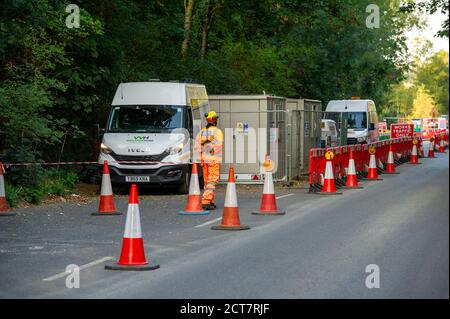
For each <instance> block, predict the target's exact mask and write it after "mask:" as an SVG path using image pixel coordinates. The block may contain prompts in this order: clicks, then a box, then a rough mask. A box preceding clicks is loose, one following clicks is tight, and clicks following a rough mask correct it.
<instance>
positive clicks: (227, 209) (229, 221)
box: [211, 167, 250, 230]
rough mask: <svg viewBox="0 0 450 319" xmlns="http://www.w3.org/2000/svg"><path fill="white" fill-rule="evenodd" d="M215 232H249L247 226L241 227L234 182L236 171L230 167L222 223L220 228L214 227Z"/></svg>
mask: <svg viewBox="0 0 450 319" xmlns="http://www.w3.org/2000/svg"><path fill="white" fill-rule="evenodd" d="M211 229H214V230H247V229H250V227H249V226H247V225H241V221H240V218H239V206H238V202H237V195H236V184H235V182H234V169H233V167H230V170H229V172H228V184H227V191H226V194H225V204H224V207H223V216H222V222H221V224H220V225H218V226H213V227H211Z"/></svg>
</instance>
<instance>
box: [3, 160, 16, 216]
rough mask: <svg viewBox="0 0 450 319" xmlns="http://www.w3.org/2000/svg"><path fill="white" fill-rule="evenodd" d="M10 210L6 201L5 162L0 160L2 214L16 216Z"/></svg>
mask: <svg viewBox="0 0 450 319" xmlns="http://www.w3.org/2000/svg"><path fill="white" fill-rule="evenodd" d="M14 215H15V213H12V212H9V205H8V203H7V202H6V192H5V179H4V177H3V164H2V162H0V216H14Z"/></svg>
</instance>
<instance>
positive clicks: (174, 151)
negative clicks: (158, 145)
mask: <svg viewBox="0 0 450 319" xmlns="http://www.w3.org/2000/svg"><path fill="white" fill-rule="evenodd" d="M183 147H184V144H183V143H180V144H177V145H175V146H171V147H169V148H168V149H166V152H168V153H169V154H170V155H175V154H178V153H181V151H182V150H183Z"/></svg>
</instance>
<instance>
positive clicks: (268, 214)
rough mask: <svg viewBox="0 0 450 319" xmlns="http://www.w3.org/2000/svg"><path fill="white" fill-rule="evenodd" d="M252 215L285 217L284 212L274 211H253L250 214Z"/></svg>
mask: <svg viewBox="0 0 450 319" xmlns="http://www.w3.org/2000/svg"><path fill="white" fill-rule="evenodd" d="M252 215H261V216H272V215H286V212H285V211H281V212H280V211H275V212H260V211H254V212H252Z"/></svg>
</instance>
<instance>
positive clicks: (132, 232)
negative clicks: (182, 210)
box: [105, 184, 159, 270]
mask: <svg viewBox="0 0 450 319" xmlns="http://www.w3.org/2000/svg"><path fill="white" fill-rule="evenodd" d="M158 268H159V265H156V264H149V263H148V262H147V259H146V258H145V252H144V239H143V238H142V232H141V218H140V214H139V202H138V192H137V186H136V184H132V185H131V190H130V200H129V202H128V210H127V221H126V224H125V232H124V235H123V239H122V251H121V253H120V258H119V261H118V262H117V263H112V264H107V265H105V269H109V270H153V269H158Z"/></svg>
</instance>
